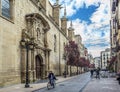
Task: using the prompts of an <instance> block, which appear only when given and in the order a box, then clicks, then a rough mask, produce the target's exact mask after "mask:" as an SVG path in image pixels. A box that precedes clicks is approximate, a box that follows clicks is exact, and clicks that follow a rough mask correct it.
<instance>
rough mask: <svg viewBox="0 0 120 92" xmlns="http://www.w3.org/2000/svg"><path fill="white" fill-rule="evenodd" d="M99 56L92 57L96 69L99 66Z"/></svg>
mask: <svg viewBox="0 0 120 92" xmlns="http://www.w3.org/2000/svg"><path fill="white" fill-rule="evenodd" d="M100 60H101V59H100V57H95V58H94V65H95V68H96V69H97V68H98V67H99V68H101V61H100Z"/></svg>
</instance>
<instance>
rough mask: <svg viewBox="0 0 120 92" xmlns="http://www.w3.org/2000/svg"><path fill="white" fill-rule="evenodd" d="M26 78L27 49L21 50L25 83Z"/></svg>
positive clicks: (22, 77) (22, 76)
mask: <svg viewBox="0 0 120 92" xmlns="http://www.w3.org/2000/svg"><path fill="white" fill-rule="evenodd" d="M25 78H26V49H25V48H22V49H21V81H22V83H23V82H25Z"/></svg>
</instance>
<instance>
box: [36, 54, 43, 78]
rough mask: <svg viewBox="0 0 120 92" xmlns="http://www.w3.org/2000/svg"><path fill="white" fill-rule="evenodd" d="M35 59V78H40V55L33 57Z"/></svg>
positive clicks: (41, 60)
mask: <svg viewBox="0 0 120 92" xmlns="http://www.w3.org/2000/svg"><path fill="white" fill-rule="evenodd" d="M35 59H36V79H41V78H42V75H43V73H42V72H43V59H42V57H41V56H40V55H37V56H36V57H35Z"/></svg>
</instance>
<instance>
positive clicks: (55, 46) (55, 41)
mask: <svg viewBox="0 0 120 92" xmlns="http://www.w3.org/2000/svg"><path fill="white" fill-rule="evenodd" d="M56 49H57V39H56V35H54V52H56V51H57V50H56Z"/></svg>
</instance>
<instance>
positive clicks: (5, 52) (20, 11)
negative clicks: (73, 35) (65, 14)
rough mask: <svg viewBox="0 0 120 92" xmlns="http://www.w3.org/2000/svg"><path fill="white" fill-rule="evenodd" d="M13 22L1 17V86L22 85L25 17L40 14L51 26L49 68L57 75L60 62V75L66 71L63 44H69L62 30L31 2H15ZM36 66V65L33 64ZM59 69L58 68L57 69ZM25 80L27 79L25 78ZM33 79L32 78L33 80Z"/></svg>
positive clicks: (22, 0) (25, 0)
mask: <svg viewBox="0 0 120 92" xmlns="http://www.w3.org/2000/svg"><path fill="white" fill-rule="evenodd" d="M13 6H14V7H13V9H14V14H13V17H14V18H13V19H14V20H13V21H12V20H9V19H6V18H3V16H1V15H0V86H5V85H11V84H16V83H21V78H23V77H21V56H22V54H21V47H20V41H21V34H22V30H23V29H25V28H26V26H27V25H26V20H25V16H26V15H27V14H31V13H39V14H40V15H41V16H43V18H44V19H45V20H46V21H47V22H48V24H49V25H50V30H49V31H48V34H47V41H48V47H49V48H50V49H51V52H50V60H49V64H50V65H49V66H50V68H49V69H50V70H53V71H54V72H55V73H56V74H57V75H58V74H59V72H58V71H59V70H56V68H55V67H56V65H58V64H59V62H60V64H61V65H60V66H61V67H60V69H61V70H60V73H62V72H63V71H64V69H63V67H64V60H63V59H62V58H63V57H62V56H63V52H64V49H63V48H64V46H63V43H64V42H65V43H66V42H67V39H66V37H65V36H64V35H63V33H62V32H61V30H60V29H59V28H58V27H57V26H56V25H55V24H53V22H52V21H50V19H49V18H48V17H47V16H45V15H44V14H43V13H42V12H41V11H39V9H38V8H37V7H36V5H34V4H33V3H32V2H31V1H30V0H15V2H14V3H13ZM54 35H56V37H57V38H56V39H57V40H56V42H57V47H56V49H57V50H56V52H54ZM33 64H34V63H33ZM57 69H58V67H57ZM24 78H25V77H24ZM31 79H32V78H31Z"/></svg>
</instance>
